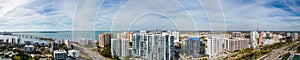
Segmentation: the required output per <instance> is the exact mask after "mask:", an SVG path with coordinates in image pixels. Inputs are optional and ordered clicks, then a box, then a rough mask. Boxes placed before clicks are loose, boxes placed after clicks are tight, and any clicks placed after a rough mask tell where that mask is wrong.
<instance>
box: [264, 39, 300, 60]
mask: <svg viewBox="0 0 300 60" xmlns="http://www.w3.org/2000/svg"><path fill="white" fill-rule="evenodd" d="M296 43H298V42H296ZM296 43H293V44H296ZM293 44H290V45H289V46H291V45H293ZM289 46H284V47H281V48H279V49H274V50H273V51H272V53H271V54H268V55H267V56H265V57H262V59H258V60H276V59H277V58H276V57H277V56H278V55H280V54H279V53H284V51H285V50H284V49H286V48H288V47H289Z"/></svg>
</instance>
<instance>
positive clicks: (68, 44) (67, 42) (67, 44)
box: [64, 39, 72, 48]
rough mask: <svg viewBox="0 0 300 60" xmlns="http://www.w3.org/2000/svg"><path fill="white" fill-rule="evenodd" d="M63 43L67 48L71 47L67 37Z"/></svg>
mask: <svg viewBox="0 0 300 60" xmlns="http://www.w3.org/2000/svg"><path fill="white" fill-rule="evenodd" d="M64 44H65V45H66V46H67V48H72V47H71V43H70V41H69V40H68V39H65V40H64Z"/></svg>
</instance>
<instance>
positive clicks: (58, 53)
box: [53, 50, 67, 60]
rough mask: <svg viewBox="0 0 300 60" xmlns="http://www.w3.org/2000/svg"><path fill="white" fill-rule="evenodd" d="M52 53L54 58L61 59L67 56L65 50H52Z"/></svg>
mask: <svg viewBox="0 0 300 60" xmlns="http://www.w3.org/2000/svg"><path fill="white" fill-rule="evenodd" d="M53 55H54V59H55V60H63V59H66V58H67V52H66V51H65V50H54V52H53Z"/></svg>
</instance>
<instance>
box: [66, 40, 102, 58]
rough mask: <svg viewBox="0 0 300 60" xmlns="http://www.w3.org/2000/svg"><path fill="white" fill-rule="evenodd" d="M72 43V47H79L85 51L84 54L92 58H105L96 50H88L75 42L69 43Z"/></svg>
mask: <svg viewBox="0 0 300 60" xmlns="http://www.w3.org/2000/svg"><path fill="white" fill-rule="evenodd" d="M71 44H72V45H73V47H74V48H79V49H80V50H82V52H83V53H85V54H86V55H88V56H90V57H92V58H93V60H106V59H105V57H103V56H102V55H99V54H98V52H95V51H92V50H89V49H87V48H85V47H82V46H80V45H78V44H75V43H71Z"/></svg>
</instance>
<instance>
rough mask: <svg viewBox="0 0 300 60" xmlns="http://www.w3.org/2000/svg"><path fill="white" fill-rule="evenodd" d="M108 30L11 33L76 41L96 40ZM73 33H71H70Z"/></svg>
mask: <svg viewBox="0 0 300 60" xmlns="http://www.w3.org/2000/svg"><path fill="white" fill-rule="evenodd" d="M105 32H109V31H77V32H72V31H57V32H56V33H38V32H33V33H28V32H27V33H13V34H25V35H33V36H39V37H45V38H53V39H55V40H63V39H69V40H71V41H73V42H77V41H78V39H79V38H84V39H90V40H98V35H99V34H102V33H105ZM72 34H73V35H72Z"/></svg>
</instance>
